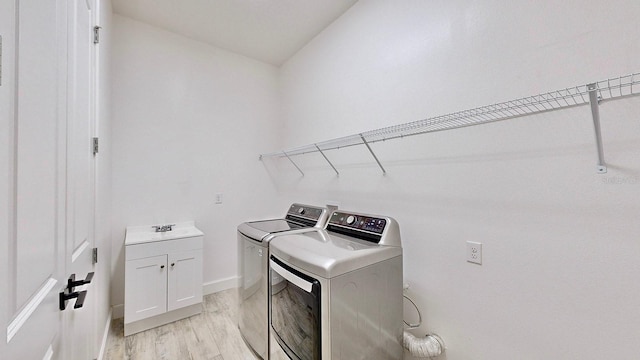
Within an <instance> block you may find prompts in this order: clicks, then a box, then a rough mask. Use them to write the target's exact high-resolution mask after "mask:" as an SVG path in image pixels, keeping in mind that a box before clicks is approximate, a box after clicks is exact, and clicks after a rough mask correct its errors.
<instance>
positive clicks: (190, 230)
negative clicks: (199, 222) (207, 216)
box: [124, 221, 203, 245]
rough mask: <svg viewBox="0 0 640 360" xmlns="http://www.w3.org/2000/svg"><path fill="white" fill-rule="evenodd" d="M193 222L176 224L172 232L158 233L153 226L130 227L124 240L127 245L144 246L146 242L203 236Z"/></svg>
mask: <svg viewBox="0 0 640 360" xmlns="http://www.w3.org/2000/svg"><path fill="white" fill-rule="evenodd" d="M202 235H203V233H202V231H200V230H199V229H198V228H197V227H196V225H195V223H194V222H193V221H186V222H182V223H176V224H175V226H174V227H173V230H171V231H165V232H156V231H155V229H154V228H153V227H152V225H147V226H128V227H127V233H126V235H125V238H124V243H125V245H131V244H142V243H146V242H154V241H165V240H174V239H182V238H190V237H196V236H202Z"/></svg>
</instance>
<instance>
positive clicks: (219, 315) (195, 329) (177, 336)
mask: <svg viewBox="0 0 640 360" xmlns="http://www.w3.org/2000/svg"><path fill="white" fill-rule="evenodd" d="M237 304H238V301H237V290H236V289H230V290H225V291H221V292H218V293H215V294H211V295H207V296H205V297H204V302H203V306H202V314H200V315H196V316H192V317H190V318H187V319H183V320H180V321H176V322H174V323H171V324H167V325H164V326H160V327H157V328H154V329H150V330H147V331H143V332H140V333H137V334H133V335H130V336H127V337H126V338H125V337H124V324H123V321H122V319H116V320H114V321H113V322H112V323H111V329H110V332H109V340H108V343H107V349H106V353H105V357H104V359H105V360H122V359H125V360H234V359H241V360H255V359H257V357H256V356H255V355H254V354H253V352H251V350H249V348H248V347H247V346H246V345H245V343H244V341H243V340H242V337H241V335H240V331H239V330H238V323H237V315H236V313H237ZM273 358H275V359H288V358H287V356H286V355H284V353H282V350H281V349H277V351H275V352H274V353H273V354H272V359H273Z"/></svg>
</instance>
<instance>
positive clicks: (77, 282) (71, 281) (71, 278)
mask: <svg viewBox="0 0 640 360" xmlns="http://www.w3.org/2000/svg"><path fill="white" fill-rule="evenodd" d="M93 275H94V272H93V271H92V272H90V273H88V274H87V277H86V278H85V279H84V280H76V274H71V276H69V279H68V280H67V289H69V291H71V292H73V288H75V287H76V286H80V285H85V284H90V283H91V280H93Z"/></svg>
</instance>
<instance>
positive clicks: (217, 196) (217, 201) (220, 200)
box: [216, 193, 222, 204]
mask: <svg viewBox="0 0 640 360" xmlns="http://www.w3.org/2000/svg"><path fill="white" fill-rule="evenodd" d="M216 204H222V194H220V193H218V194H216Z"/></svg>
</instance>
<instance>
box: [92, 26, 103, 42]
mask: <svg viewBox="0 0 640 360" xmlns="http://www.w3.org/2000/svg"><path fill="white" fill-rule="evenodd" d="M100 29H101V27H100V26H94V27H93V43H94V44H99V43H100Z"/></svg>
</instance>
